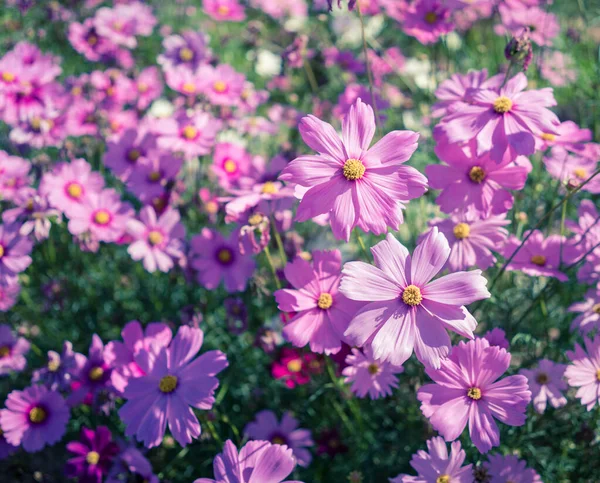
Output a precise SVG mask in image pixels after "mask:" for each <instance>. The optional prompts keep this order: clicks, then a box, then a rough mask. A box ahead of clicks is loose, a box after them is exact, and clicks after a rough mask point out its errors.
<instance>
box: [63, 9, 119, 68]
mask: <svg viewBox="0 0 600 483" xmlns="http://www.w3.org/2000/svg"><path fill="white" fill-rule="evenodd" d="M67 37H68V39H69V42H70V43H71V46H72V47H73V48H74V49H75V50H76V51H77V52H79V53H80V54H82V55H83V56H84V57H85V58H86V59H88V60H91V61H94V62H97V61H99V60H101V59H103V58H112V57H115V54H116V52H117V50H118V47H117V45H116V44H115V43H114V42H112V41H111V40H110V38H107V37H102V36H101V35H99V34H98V32H97V31H96V27H94V19H93V18H87V19H85V20H84V22H83V23H79V22H71V23H70V24H69V31H68V35H67Z"/></svg>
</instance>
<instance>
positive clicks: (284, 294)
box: [274, 250, 362, 354]
mask: <svg viewBox="0 0 600 483" xmlns="http://www.w3.org/2000/svg"><path fill="white" fill-rule="evenodd" d="M312 255H313V263H312V264H311V263H309V262H307V261H306V260H304V259H303V258H301V257H296V258H295V259H294V260H293V261H292V262H290V263H288V264H287V265H286V267H285V269H284V273H285V278H286V279H287V280H288V282H290V284H291V285H292V287H294V288H293V289H282V290H277V291H276V292H275V294H274V295H275V300H277V303H278V304H279V305H278V307H279V310H281V311H282V312H288V313H293V314H294V316H293V318H292V319H291V320H290V321H289V322H288V323H287V324H286V325H285V327H284V328H283V336H284V337H285V338H286V339H287V340H289V341H290V342H291V343H292V344H294V345H295V346H296V347H304V346H305V345H306V344H310V350H311V351H313V352H318V353H323V352H325V354H335V353H337V352H339V350H340V349H341V348H342V341H344V332H345V331H346V329H347V328H348V324H349V323H350V320H351V319H352V317H354V315H355V314H356V311H357V310H358V309H359V308H360V307H361V306H362V304H361V303H357V302H354V301H353V300H348V298H346V297H345V296H344V295H342V294H341V293H339V291H338V289H339V284H340V277H341V273H340V270H341V261H342V255H341V253H340V251H339V250H330V251H320V250H316V251H314V252H313V254H312Z"/></svg>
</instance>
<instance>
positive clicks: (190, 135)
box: [183, 126, 198, 139]
mask: <svg viewBox="0 0 600 483" xmlns="http://www.w3.org/2000/svg"><path fill="white" fill-rule="evenodd" d="M197 135H198V129H196V128H195V127H194V126H185V127H184V128H183V137H184V138H186V139H195V138H196V136H197Z"/></svg>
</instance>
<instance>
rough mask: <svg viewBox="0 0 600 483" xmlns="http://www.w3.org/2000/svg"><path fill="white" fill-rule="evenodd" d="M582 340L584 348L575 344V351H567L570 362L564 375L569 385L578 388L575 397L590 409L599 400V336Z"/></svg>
mask: <svg viewBox="0 0 600 483" xmlns="http://www.w3.org/2000/svg"><path fill="white" fill-rule="evenodd" d="M583 342H584V343H585V350H584V349H583V348H582V347H581V346H580V345H579V344H575V352H573V351H567V357H568V358H569V359H570V360H571V364H569V366H568V367H567V370H566V371H565V377H566V378H567V382H568V383H569V386H571V387H578V388H579V389H578V390H577V394H575V397H577V398H578V399H580V400H581V404H583V405H584V406H586V407H587V410H588V411H591V410H592V408H593V407H594V406H595V405H596V403H597V402H600V336H598V335H596V338H595V339H590V338H588V337H584V339H583ZM586 351H587V353H586Z"/></svg>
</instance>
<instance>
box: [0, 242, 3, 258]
mask: <svg viewBox="0 0 600 483" xmlns="http://www.w3.org/2000/svg"><path fill="white" fill-rule="evenodd" d="M3 256H4V247H3V246H2V245H0V258H2V257H3Z"/></svg>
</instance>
